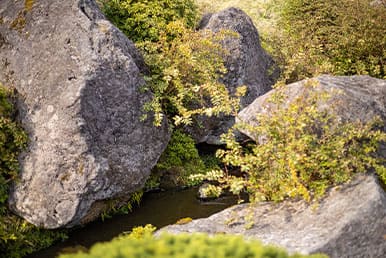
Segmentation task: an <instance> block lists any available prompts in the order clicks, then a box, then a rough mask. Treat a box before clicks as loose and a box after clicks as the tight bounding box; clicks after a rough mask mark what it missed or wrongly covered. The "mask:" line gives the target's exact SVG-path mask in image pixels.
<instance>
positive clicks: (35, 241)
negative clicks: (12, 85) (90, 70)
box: [0, 84, 66, 258]
mask: <svg viewBox="0 0 386 258" xmlns="http://www.w3.org/2000/svg"><path fill="white" fill-rule="evenodd" d="M12 97H13V94H12V92H11V91H10V90H7V89H5V88H3V87H2V86H1V84H0V257H4V258H5V257H6V258H18V257H23V256H25V255H27V254H29V253H32V252H34V251H37V250H39V249H42V248H45V247H48V246H50V245H51V244H52V243H53V242H54V241H57V240H59V239H63V238H65V237H66V235H65V233H64V232H60V231H48V230H43V229H39V228H37V227H35V226H33V225H31V224H29V223H28V222H26V221H25V220H23V219H21V218H19V217H17V216H15V215H13V214H12V213H11V212H10V211H9V210H8V208H7V199H8V191H9V186H10V184H11V183H13V182H15V181H17V176H18V173H19V163H18V155H19V153H20V151H21V150H22V149H23V148H24V147H25V146H26V143H27V135H26V134H25V132H24V131H23V130H22V128H21V127H20V125H18V124H17V123H16V122H15V121H14V114H13V112H14V110H13V106H12V104H11V102H10V101H9V99H10V98H12Z"/></svg>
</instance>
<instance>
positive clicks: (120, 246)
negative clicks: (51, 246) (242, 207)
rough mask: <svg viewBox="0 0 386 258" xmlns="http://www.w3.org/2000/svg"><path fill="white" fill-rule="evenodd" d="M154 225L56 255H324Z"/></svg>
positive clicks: (241, 257)
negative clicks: (177, 232) (157, 233)
mask: <svg viewBox="0 0 386 258" xmlns="http://www.w3.org/2000/svg"><path fill="white" fill-rule="evenodd" d="M153 230H154V228H148V229H144V228H141V229H140V230H137V231H139V233H138V232H135V233H134V235H128V236H123V237H119V238H116V239H114V240H112V241H111V242H108V243H99V244H96V245H94V246H93V247H92V248H91V249H90V251H89V252H88V253H77V254H66V255H61V256H60V258H86V257H88V258H91V257H92V258H97V257H100V258H114V257H116V258H118V257H119V258H125V257H127V258H140V257H143V258H145V257H146V258H152V257H157V258H161V257H164V258H166V257H167V258H173V257H176V258H188V257H190V258H193V257H194V258H225V257H229V258H259V257H261V258H263V257H272V258H274V257H277V258H279V257H280V258H285V257H293V258H295V257H296V258H301V257H310V258H311V257H312V258H322V257H326V256H324V255H319V254H316V255H309V256H306V255H299V254H294V255H288V254H287V253H286V252H285V251H284V250H282V249H279V248H277V247H273V246H263V245H262V244H261V243H260V242H258V241H254V240H245V239H243V238H242V237H240V236H230V235H216V236H208V235H205V234H193V235H188V234H180V235H168V234H162V235H161V236H159V237H153V236H152V234H151V232H152V231H153Z"/></svg>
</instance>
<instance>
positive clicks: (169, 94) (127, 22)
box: [104, 0, 242, 125]
mask: <svg viewBox="0 0 386 258" xmlns="http://www.w3.org/2000/svg"><path fill="white" fill-rule="evenodd" d="M104 12H105V13H106V15H107V17H108V18H109V19H110V20H112V21H113V23H114V24H115V25H117V27H118V28H120V29H121V30H122V31H123V32H125V33H126V35H127V36H128V37H129V38H130V39H132V40H134V41H135V42H136V46H137V47H138V48H139V49H140V50H141V51H142V53H143V55H144V59H145V62H146V64H147V66H148V67H149V68H150V74H149V75H148V76H145V80H146V81H147V86H146V87H145V90H151V91H152V92H153V93H154V98H153V100H152V101H151V102H149V103H148V104H147V105H146V106H145V107H144V108H145V110H146V111H151V112H154V114H155V116H154V123H155V125H160V124H161V122H162V119H163V115H164V114H166V115H167V117H168V118H169V119H173V120H174V123H175V124H176V125H179V124H191V123H193V118H194V116H195V115H206V116H213V115H219V114H220V113H224V114H226V115H229V114H230V113H232V112H233V111H234V109H235V108H237V107H238V100H237V98H231V97H230V96H229V94H228V90H227V89H226V87H225V85H223V84H222V83H220V82H219V80H218V79H219V78H220V76H221V75H223V74H224V73H225V72H226V69H225V66H224V62H223V58H224V57H225V55H226V54H227V53H226V51H225V50H224V49H223V48H222V46H221V44H220V41H221V40H224V38H225V37H234V36H235V34H234V33H230V32H225V31H222V32H219V33H216V34H215V33H212V32H209V31H201V32H197V31H195V30H194V29H193V28H192V27H193V26H194V21H195V19H196V7H195V4H194V2H193V1H192V0H168V1H166V0H163V1H145V0H133V1H130V0H122V1H119V0H111V1H107V2H106V3H105V8H104ZM131 33H134V35H131ZM241 94H242V90H240V92H239V95H241ZM143 119H146V116H145V117H143Z"/></svg>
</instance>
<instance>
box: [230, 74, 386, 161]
mask: <svg viewBox="0 0 386 258" xmlns="http://www.w3.org/2000/svg"><path fill="white" fill-rule="evenodd" d="M307 83H317V84H318V86H317V87H316V88H314V89H313V90H318V91H321V90H326V91H329V92H331V90H333V91H332V94H331V98H330V99H329V100H328V101H327V103H326V104H324V105H323V106H321V108H326V109H330V108H331V107H332V106H334V109H335V112H336V113H337V115H338V116H339V117H340V118H341V119H343V120H346V121H356V120H358V119H359V120H360V121H362V122H367V121H370V120H372V119H373V118H374V117H375V116H379V117H380V118H381V119H382V120H383V122H384V127H383V129H384V131H385V132H386V80H381V79H376V78H372V77H370V76H329V75H323V76H319V77H316V78H313V79H310V80H303V81H300V82H296V83H292V84H290V85H287V86H286V88H285V94H286V95H287V96H288V99H287V101H286V102H287V103H288V102H291V101H293V100H294V99H295V98H296V97H299V96H300V95H301V93H302V92H303V91H304V89H305V85H306V84H307ZM275 91H276V90H272V91H270V92H268V93H267V94H265V95H263V96H260V97H259V98H257V99H256V100H255V101H254V102H253V103H252V104H250V105H249V106H248V107H246V108H245V109H243V110H241V112H240V113H239V114H238V117H237V119H238V122H245V123H248V124H255V123H256V120H255V118H256V115H257V114H259V113H269V103H267V100H268V99H269V98H270V96H272V94H274V93H275ZM244 133H245V134H247V135H248V132H247V131H245V132H244ZM249 136H250V137H251V138H254V137H253V136H252V135H249ZM385 157H386V154H385Z"/></svg>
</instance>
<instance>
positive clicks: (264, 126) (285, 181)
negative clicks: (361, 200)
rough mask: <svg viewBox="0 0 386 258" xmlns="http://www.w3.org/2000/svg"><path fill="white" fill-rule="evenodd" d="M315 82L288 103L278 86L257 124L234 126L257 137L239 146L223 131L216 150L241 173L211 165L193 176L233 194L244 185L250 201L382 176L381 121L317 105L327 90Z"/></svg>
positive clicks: (308, 195)
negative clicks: (350, 117)
mask: <svg viewBox="0 0 386 258" xmlns="http://www.w3.org/2000/svg"><path fill="white" fill-rule="evenodd" d="M310 82H311V81H310ZM313 84H314V83H312V82H311V83H309V84H308V85H306V87H305V88H304V92H303V94H301V95H300V96H298V97H297V98H295V99H294V100H293V101H291V102H290V103H288V101H287V95H286V93H285V90H284V89H279V90H278V91H277V93H275V94H273V95H272V96H271V97H270V99H269V100H268V103H269V105H268V107H267V108H268V109H269V112H268V114H267V113H261V114H259V115H258V116H257V117H256V120H257V125H246V124H239V125H237V126H236V127H235V129H242V130H246V131H248V133H249V134H250V135H252V138H254V139H256V142H253V143H251V144H248V145H247V146H242V145H241V144H240V143H239V142H237V141H236V140H235V137H234V134H233V131H230V132H229V133H228V134H227V135H225V136H224V141H225V142H226V144H227V149H226V150H219V151H218V156H219V157H220V158H221V159H222V160H223V162H224V163H225V164H226V165H228V166H233V167H237V168H239V169H240V170H241V172H242V173H244V177H235V176H231V175H228V173H227V172H226V171H225V172H224V171H219V170H217V171H216V170H215V171H211V172H210V173H208V174H207V175H195V176H192V177H191V178H192V180H196V181H197V180H205V179H206V180H210V181H216V182H219V183H220V185H222V188H223V189H229V190H230V191H231V192H233V193H234V194H239V193H240V192H241V191H243V190H247V192H248V193H249V195H250V199H251V200H252V201H260V200H274V201H281V200H283V199H285V198H288V197H300V198H303V199H305V200H307V201H310V200H312V199H313V198H316V199H318V198H320V197H322V196H323V194H324V193H325V191H326V189H327V188H328V187H330V186H333V185H337V184H340V183H343V182H346V181H348V180H349V179H351V178H352V177H353V176H354V175H355V174H356V173H363V172H367V171H371V170H374V171H375V172H377V173H378V174H379V176H380V178H381V179H383V180H384V179H385V175H386V168H385V166H384V164H385V163H384V162H385V160H384V159H382V158H381V157H378V156H376V155H375V153H376V151H377V149H378V147H379V143H380V142H381V141H384V142H385V141H386V134H385V133H384V132H382V131H380V130H379V129H377V128H378V127H379V125H380V123H379V121H376V120H375V121H372V122H368V123H361V122H345V121H341V119H339V118H338V116H337V115H336V114H335V112H334V111H332V110H331V109H330V110H328V111H327V110H321V109H320V108H318V107H319V106H320V104H321V103H325V101H327V100H329V99H330V94H331V93H330V92H325V91H323V90H318V89H317V86H315V85H313ZM334 94H337V93H334ZM381 123H382V122H381Z"/></svg>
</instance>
